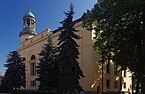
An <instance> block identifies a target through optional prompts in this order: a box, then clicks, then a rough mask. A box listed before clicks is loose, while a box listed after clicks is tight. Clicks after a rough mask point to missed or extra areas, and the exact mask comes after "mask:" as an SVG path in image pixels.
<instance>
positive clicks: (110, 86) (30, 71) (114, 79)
mask: <svg viewBox="0 0 145 94" xmlns="http://www.w3.org/2000/svg"><path fill="white" fill-rule="evenodd" d="M32 18H34V17H32ZM27 19H31V16H27V17H24V20H27ZM34 21H35V20H34ZM34 21H33V22H34ZM30 23H31V22H30ZM28 25H34V23H33V24H29V23H28ZM30 27H31V26H30ZM75 29H76V30H79V32H76V33H77V35H79V36H80V37H81V39H79V40H76V41H77V43H78V44H79V52H80V55H79V59H78V61H79V64H80V67H81V69H82V70H83V73H84V75H85V78H83V79H81V80H80V84H81V86H82V87H83V88H84V89H85V90H87V91H95V92H96V91H97V90H98V91H99V92H101V91H102V90H103V91H118V90H119V89H120V88H122V85H120V84H124V82H123V81H125V82H126V88H124V89H122V90H125V91H128V88H129V89H130V85H131V79H130V78H128V74H127V75H126V77H125V78H123V79H124V80H122V78H120V77H122V74H121V73H120V74H117V75H115V74H114V63H113V62H111V63H110V64H109V67H108V68H109V72H108V73H107V71H106V70H107V63H106V64H104V65H103V67H102V63H99V62H98V60H99V58H98V57H97V55H96V53H95V51H94V49H93V44H94V42H93V37H94V34H93V33H92V31H87V30H86V29H85V28H83V27H82V22H81V21H79V20H78V21H76V23H75ZM24 30H25V28H24V29H23V31H22V33H21V35H20V47H19V49H18V51H19V53H20V55H21V56H22V57H25V59H26V60H25V61H24V63H25V65H26V89H38V86H39V82H36V81H35V79H36V78H37V73H36V66H37V64H38V63H39V55H38V53H40V52H41V50H42V47H43V46H44V44H46V43H47V37H48V35H51V36H52V41H53V43H54V45H55V46H57V42H58V41H57V39H58V36H59V34H60V31H59V30H55V31H51V30H50V29H46V30H44V31H42V32H41V33H39V34H31V33H34V32H32V31H31V32H27V33H26V32H25V33H24ZM33 30H35V28H33ZM93 32H94V31H93ZM102 68H103V71H102ZM102 75H103V76H102ZM102 78H103V80H102ZM102 81H103V86H102ZM102 87H103V89H102ZM99 94H100V93H99Z"/></svg>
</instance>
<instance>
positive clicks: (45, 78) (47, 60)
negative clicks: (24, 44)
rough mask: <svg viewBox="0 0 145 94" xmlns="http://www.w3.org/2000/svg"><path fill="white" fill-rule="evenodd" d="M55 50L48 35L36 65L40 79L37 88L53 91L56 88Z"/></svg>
mask: <svg viewBox="0 0 145 94" xmlns="http://www.w3.org/2000/svg"><path fill="white" fill-rule="evenodd" d="M56 55H57V50H56V48H55V47H54V46H53V43H52V40H51V37H50V35H49V36H48V41H47V44H45V45H44V47H43V50H42V51H41V52H40V54H39V56H40V59H39V60H40V63H39V64H38V66H37V74H38V76H39V78H38V79H37V80H38V81H40V85H39V90H48V91H53V90H54V89H57V86H58V85H57V83H58V81H57V80H58V79H57V67H56V60H55V59H56Z"/></svg>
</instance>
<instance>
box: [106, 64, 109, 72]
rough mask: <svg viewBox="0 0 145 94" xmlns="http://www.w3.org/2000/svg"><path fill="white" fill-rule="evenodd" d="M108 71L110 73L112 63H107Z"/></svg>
mask: <svg viewBox="0 0 145 94" xmlns="http://www.w3.org/2000/svg"><path fill="white" fill-rule="evenodd" d="M106 73H110V63H107V66H106Z"/></svg>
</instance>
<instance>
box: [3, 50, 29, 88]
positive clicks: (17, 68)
mask: <svg viewBox="0 0 145 94" xmlns="http://www.w3.org/2000/svg"><path fill="white" fill-rule="evenodd" d="M4 66H5V67H7V70H6V72H5V75H4V79H3V80H2V85H1V88H2V89H5V90H14V89H15V90H17V89H18V88H21V87H25V85H26V82H25V65H24V63H23V60H22V58H21V57H20V55H19V54H18V52H17V51H12V52H10V53H9V54H8V59H7V64H5V65H4Z"/></svg>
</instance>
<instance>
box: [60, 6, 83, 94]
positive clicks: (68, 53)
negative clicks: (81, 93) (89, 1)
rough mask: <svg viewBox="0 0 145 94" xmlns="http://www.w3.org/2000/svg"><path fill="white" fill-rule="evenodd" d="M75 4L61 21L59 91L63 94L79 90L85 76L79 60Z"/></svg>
mask: <svg viewBox="0 0 145 94" xmlns="http://www.w3.org/2000/svg"><path fill="white" fill-rule="evenodd" d="M73 14H74V12H73V5H71V7H70V10H69V11H68V12H66V13H65V15H66V18H65V20H64V21H62V22H61V24H62V27H60V29H61V34H60V35H59V39H58V40H59V43H58V45H59V47H58V49H59V54H58V58H57V60H58V63H57V64H58V67H59V73H58V75H59V76H58V78H59V91H60V93H61V94H64V93H72V92H74V91H75V90H78V89H79V87H80V85H79V79H80V78H81V77H84V75H83V72H82V70H81V69H80V66H79V63H78V61H77V59H78V55H79V51H78V47H79V46H78V44H77V43H76V41H75V39H79V36H78V35H76V34H75V33H74V32H75V31H77V30H75V29H74V22H73V21H72V19H73Z"/></svg>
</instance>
